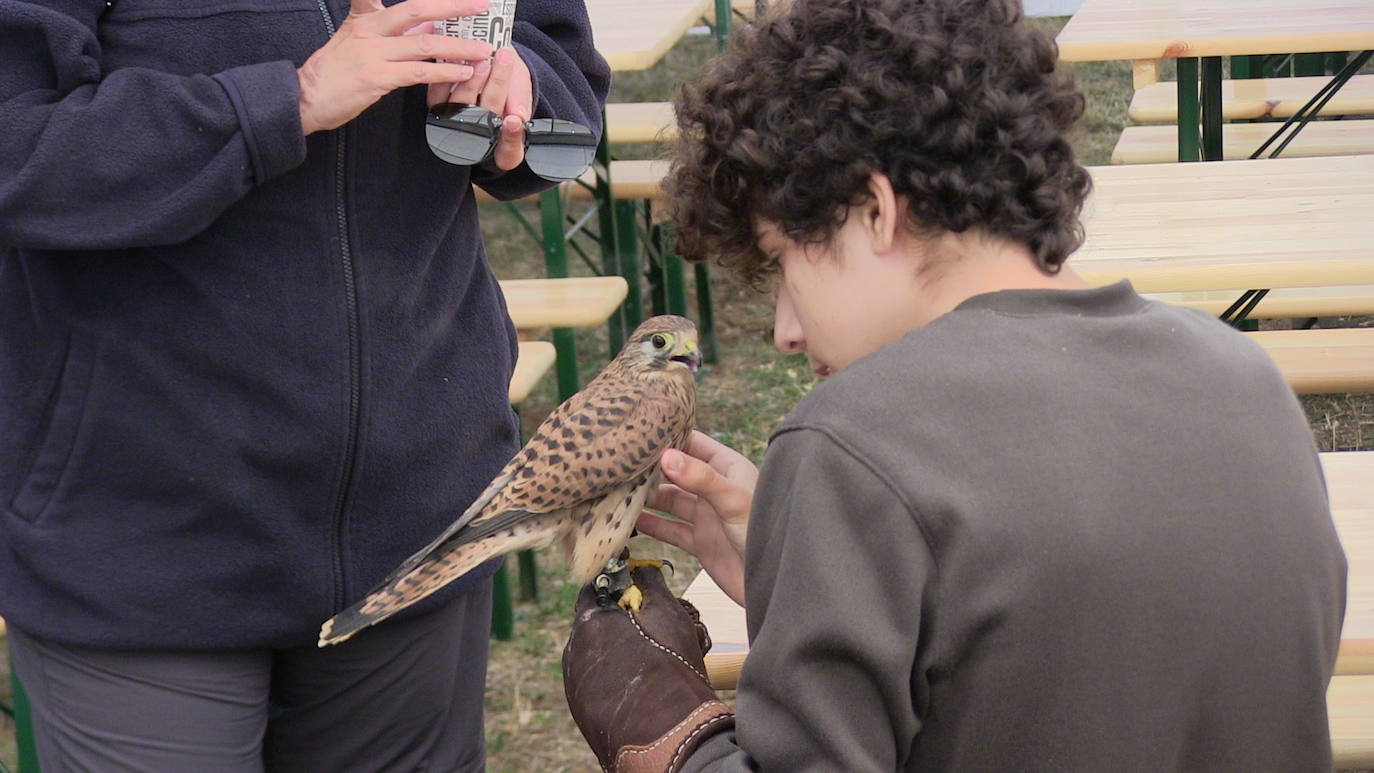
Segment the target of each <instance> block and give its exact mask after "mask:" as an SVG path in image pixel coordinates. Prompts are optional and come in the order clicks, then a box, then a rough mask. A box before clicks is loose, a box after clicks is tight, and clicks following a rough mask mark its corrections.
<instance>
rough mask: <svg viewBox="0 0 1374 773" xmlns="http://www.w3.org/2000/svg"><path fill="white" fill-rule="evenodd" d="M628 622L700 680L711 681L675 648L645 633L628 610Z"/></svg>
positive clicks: (637, 620)
mask: <svg viewBox="0 0 1374 773" xmlns="http://www.w3.org/2000/svg"><path fill="white" fill-rule="evenodd" d="M630 622H632V623H634V624H635V630H636V631H639V635H640V636H643V637H644V638H645V639H646V640H648V642H649V643H650V644H652V645H654V646H655V647H658V648H659V649H661V650H663V651H664V652H666V653H668V654H669V655H672V656H673V657H675V658H677V659H678V660H679V661H680V662H681V663H682V665H684V666H686V667H688V668H690V669H692V673H694V674H696V675H697V676H699V677H701V679H702V681H704V682H706V683H707V684H710V683H711V680H709V679H707V678H706V675H705V674H703V673H701V672H700V671H698V670H697V667H696V666H694V665H692V664H691V663H690V662H688V660H687V658H684V657H682V656H681V655H679V654H678V653H677V652H676V651H675V650H673V649H671V648H669V647H667V646H664V645H663V644H660V643H659V641H658V640H657V639H655V638H654V637H652V636H650V635H649V634H648V633H646V632H645V631H644V629H643V628H641V627H640V625H639V618H638V617H636V616H635V613H634V612H630Z"/></svg>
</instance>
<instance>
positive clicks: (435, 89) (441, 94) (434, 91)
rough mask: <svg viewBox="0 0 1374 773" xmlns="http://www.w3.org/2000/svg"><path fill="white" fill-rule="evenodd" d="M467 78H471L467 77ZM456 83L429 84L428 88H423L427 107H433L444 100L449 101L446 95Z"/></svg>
mask: <svg viewBox="0 0 1374 773" xmlns="http://www.w3.org/2000/svg"><path fill="white" fill-rule="evenodd" d="M468 80H472V79H471V78H469V79H468ZM456 85H457V84H454V83H431V84H429V88H428V89H426V90H425V104H426V105H428V106H429V107H434V106H435V105H441V104H443V103H445V102H448V101H450V100H449V98H448V95H449V93H451V92H452V91H453V88H454V86H456Z"/></svg>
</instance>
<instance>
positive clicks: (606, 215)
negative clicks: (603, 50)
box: [592, 109, 639, 358]
mask: <svg viewBox="0 0 1374 773" xmlns="http://www.w3.org/2000/svg"><path fill="white" fill-rule="evenodd" d="M601 125H602V126H605V125H606V112H605V110H604V109H603V110H602V112H601ZM595 168H596V187H595V189H594V190H593V192H592V193H593V195H594V196H595V197H596V217H597V224H598V226H599V227H600V229H601V231H600V236H601V239H600V241H601V273H602V274H603V275H605V276H624V275H625V271H624V268H623V267H622V265H621V252H622V251H621V249H620V229H619V228H617V227H616V218H617V212H616V208H615V200H614V199H612V198H611V146H610V144H609V143H608V142H607V141H606V135H605V133H604V132H603V133H602V135H601V141H600V142H599V143H597V146H596V165H595ZM630 291H631V292H633V293H635V298H636V300H637V299H638V297H639V296H638V291H639V287H638V286H637V285H635V284H633V283H631V284H630ZM627 306H628V297H627V302H626V303H621V304H620V307H619V308H617V309H616V310H615V313H614V314H612V315H611V318H610V320H609V321H608V322H607V325H606V339H607V343H608V344H609V345H610V346H609V348H610V357H611V358H614V357H615V356H616V355H617V354H619V353H620V347H621V346H622V345H624V343H625V337H626V336H627V335H629V333H630V329H631V328H633V327H634V325H635V324H636V323H632V322H630V320H629V316H628V309H627Z"/></svg>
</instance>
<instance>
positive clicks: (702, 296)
mask: <svg viewBox="0 0 1374 773" xmlns="http://www.w3.org/2000/svg"><path fill="white" fill-rule="evenodd" d="M693 270H694V271H695V273H696V280H697V320H698V321H699V322H700V323H701V324H700V328H701V354H702V356H703V357H705V359H706V361H707V362H709V363H711V364H712V365H714V364H715V363H716V313H715V307H714V305H713V304H712V303H711V270H710V266H708V265H707V264H706V263H705V262H701V263H697V264H696V266H695V267H694V268H693Z"/></svg>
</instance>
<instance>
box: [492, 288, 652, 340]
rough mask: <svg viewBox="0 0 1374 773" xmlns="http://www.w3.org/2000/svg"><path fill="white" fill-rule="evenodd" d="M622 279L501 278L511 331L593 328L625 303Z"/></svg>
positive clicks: (625, 289)
mask: <svg viewBox="0 0 1374 773" xmlns="http://www.w3.org/2000/svg"><path fill="white" fill-rule="evenodd" d="M628 290H629V286H628V285H627V284H626V283H625V279H624V278H623V277H618V276H589V277H569V278H567V279H504V280H502V281H501V292H502V293H503V294H504V295H505V296H506V310H507V311H508V312H509V313H510V318H511V321H512V322H514V323H515V329H516V330H518V331H520V332H521V333H522V334H523V333H527V332H529V331H534V330H542V329H544V328H550V327H596V326H597V325H603V324H605V323H606V320H608V319H610V317H611V315H612V314H614V313H615V310H616V309H618V308H620V304H621V303H622V302H623V301H624V300H625V295H626V293H627V292H628Z"/></svg>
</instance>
